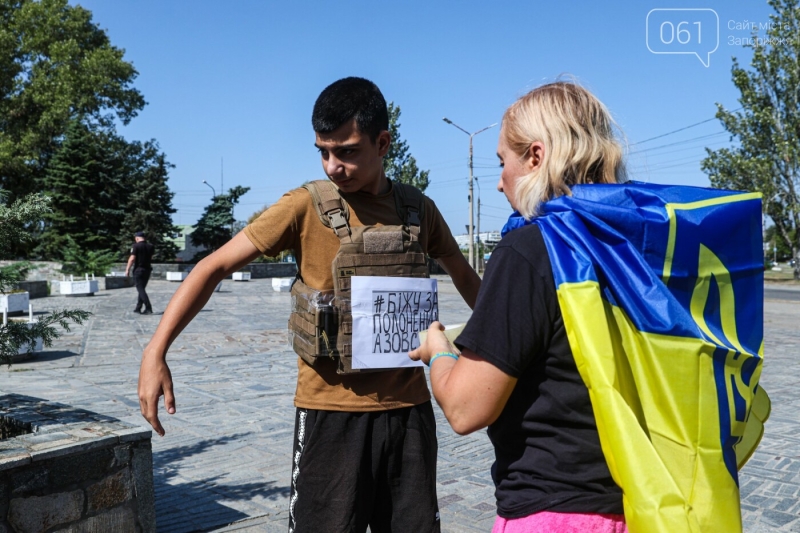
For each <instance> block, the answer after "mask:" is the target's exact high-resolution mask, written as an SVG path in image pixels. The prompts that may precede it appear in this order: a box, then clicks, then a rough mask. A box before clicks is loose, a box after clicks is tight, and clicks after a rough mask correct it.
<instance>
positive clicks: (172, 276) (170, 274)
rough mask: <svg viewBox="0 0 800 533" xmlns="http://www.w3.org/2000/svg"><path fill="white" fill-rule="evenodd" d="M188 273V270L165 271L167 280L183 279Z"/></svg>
mask: <svg viewBox="0 0 800 533" xmlns="http://www.w3.org/2000/svg"><path fill="white" fill-rule="evenodd" d="M188 275H189V273H188V272H167V281H183V280H185V279H186V277H187V276H188Z"/></svg>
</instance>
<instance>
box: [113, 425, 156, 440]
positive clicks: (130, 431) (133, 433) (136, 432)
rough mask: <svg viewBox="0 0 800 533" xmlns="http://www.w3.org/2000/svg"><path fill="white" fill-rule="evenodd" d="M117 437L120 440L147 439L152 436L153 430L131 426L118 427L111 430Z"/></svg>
mask: <svg viewBox="0 0 800 533" xmlns="http://www.w3.org/2000/svg"><path fill="white" fill-rule="evenodd" d="M112 433H113V434H114V435H117V436H118V437H119V441H120V442H135V441H137V440H149V439H151V438H152V437H153V430H151V429H147V428H143V427H133V428H126V429H118V430H115V431H113V432H112Z"/></svg>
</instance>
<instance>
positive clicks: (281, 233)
mask: <svg viewBox="0 0 800 533" xmlns="http://www.w3.org/2000/svg"><path fill="white" fill-rule="evenodd" d="M342 198H344V199H345V201H346V202H347V204H348V206H349V207H350V225H351V226H362V225H387V226H388V225H398V224H402V221H401V220H400V216H399V215H398V214H397V208H396V207H395V200H394V192H393V191H392V189H391V188H390V190H389V192H387V193H386V194H381V195H378V196H374V195H371V194H369V193H365V192H356V193H346V194H342ZM424 201H425V215H424V217H423V219H422V226H421V228H420V236H419V237H420V238H419V240H420V244H421V245H422V249H423V250H425V252H426V253H427V254H428V255H430V256H431V257H433V258H435V259H436V258H441V257H449V256H455V255H460V254H461V251H460V250H459V249H458V245H457V244H456V241H455V239H454V238H453V235H452V234H451V233H450V229H449V228H448V227H447V223H446V222H445V221H444V218H442V215H441V213H440V212H439V210H438V209H437V208H436V205H435V204H434V203H433V201H431V200H430V198H428V197H427V196H426V197H425V200H424ZM244 233H245V235H247V237H248V238H249V239H250V241H251V242H252V243H253V244H254V245H255V246H256V248H258V249H259V250H260V251H261V252H262V253H264V254H265V255H268V256H274V255H276V254H278V253H279V252H280V251H282V250H287V249H292V250H294V252H295V258H296V260H297V267H298V270H299V272H300V276H301V277H302V279H303V282H304V283H305V284H306V285H308V286H309V287H312V288H314V289H318V290H332V289H333V275H332V273H331V263H332V262H333V258H334V257H335V256H336V253H337V252H338V251H339V238H338V237H336V235H335V234H334V232H333V230H331V229H330V228H328V227H326V226H324V225H323V224H322V222H320V220H319V216H318V215H317V211H316V209H315V208H314V206H313V204H312V201H311V195H310V193H309V192H308V191H307V190H306V189H303V188H300V189H295V190H293V191H290V192H288V193H286V194H284V195H283V197H281V199H280V200H278V202H277V203H275V204H274V205H272V206H270V208H269V209H267V210H266V211H264V213H262V215H261V216H260V217H258V219H256V220H255V221H253V223H252V224H250V225H248V226H247V227H246V228H245V229H244ZM297 365H298V371H297V390H296V392H295V397H294V403H295V405H296V406H297V407H301V408H305V409H322V410H328V411H383V410H387V409H397V408H400V407H408V406H411V405H419V404H421V403H423V402H426V401H428V400H430V393H429V392H428V386H427V385H426V383H425V374H424V372H423V370H422V369H421V368H404V369H398V370H387V371H382V372H369V373H364V374H344V375H342V374H337V373H336V366H337V363H336V361H334V360H332V359H327V358H323V359H320V360H319V361H318V362H317V363H316V364H315V365H314V366H313V367H312V366H309V365H308V364H307V363H306V362H305V361H303V360H302V359H300V358H299V357H298V358H297Z"/></svg>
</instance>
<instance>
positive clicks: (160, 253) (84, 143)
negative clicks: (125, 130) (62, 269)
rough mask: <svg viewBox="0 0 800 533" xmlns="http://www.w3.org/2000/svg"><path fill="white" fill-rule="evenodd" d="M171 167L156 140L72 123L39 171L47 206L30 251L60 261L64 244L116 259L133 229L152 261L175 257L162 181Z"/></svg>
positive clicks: (128, 242) (170, 210) (169, 207)
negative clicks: (144, 240) (150, 251)
mask: <svg viewBox="0 0 800 533" xmlns="http://www.w3.org/2000/svg"><path fill="white" fill-rule="evenodd" d="M171 167H172V165H171V164H170V163H169V162H168V161H167V159H166V154H164V153H163V152H161V151H160V150H159V147H158V143H157V142H156V141H155V140H151V141H147V142H145V143H141V142H138V141H135V142H128V141H126V140H125V139H123V138H122V137H120V136H118V135H117V134H116V133H114V132H113V130H110V129H106V130H100V131H98V128H96V127H91V126H89V125H87V124H85V123H83V122H81V121H80V120H77V119H76V120H74V121H72V123H71V124H70V126H69V128H68V129H67V133H66V135H65V137H64V139H63V141H62V142H61V145H60V147H59V149H58V150H57V151H56V152H55V155H54V156H53V157H52V159H51V160H50V163H49V164H48V166H47V169H46V173H45V177H44V180H43V187H44V189H45V190H46V191H47V193H48V194H49V195H50V196H51V197H52V202H51V207H52V209H51V210H50V211H49V212H48V214H47V215H46V217H45V221H44V227H43V231H42V232H41V235H40V236H39V238H38V239H37V241H38V247H37V249H36V253H37V254H38V255H40V256H43V257H45V258H47V259H65V258H66V255H65V253H66V252H65V250H66V249H67V248H73V247H74V248H75V249H77V250H83V251H84V252H85V253H89V252H97V253H106V252H113V253H115V254H116V256H117V258H118V259H119V258H121V257H127V254H128V252H129V251H130V247H131V242H132V239H133V234H134V233H135V232H137V231H143V232H145V234H146V235H147V238H148V240H149V241H150V242H152V243H153V244H154V245H155V247H156V255H155V256H154V257H155V259H156V260H157V261H159V260H172V259H174V258H175V254H176V253H177V246H176V245H175V244H174V243H173V242H172V241H170V240H168V238H169V237H170V236H171V235H172V234H174V233H175V232H176V231H177V228H176V227H175V226H174V225H173V224H172V213H174V212H175V209H174V208H173V207H172V198H173V196H174V193H172V192H171V191H170V190H169V187H168V185H167V180H168V179H169V176H168V174H169V168H171ZM20 255H26V254H24V253H21V254H20Z"/></svg>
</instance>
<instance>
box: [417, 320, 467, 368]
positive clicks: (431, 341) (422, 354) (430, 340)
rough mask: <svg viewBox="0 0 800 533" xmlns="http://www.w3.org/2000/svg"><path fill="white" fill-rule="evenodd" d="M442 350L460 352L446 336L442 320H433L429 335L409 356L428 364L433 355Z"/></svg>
mask: <svg viewBox="0 0 800 533" xmlns="http://www.w3.org/2000/svg"><path fill="white" fill-rule="evenodd" d="M440 352H451V353H454V354H457V353H459V352H458V350H457V349H456V348H455V346H453V345H452V344H451V343H450V341H449V340H447V337H445V336H444V326H443V325H442V323H441V322H438V321H437V322H433V323H432V324H431V327H429V328H428V335H427V336H426V337H425V342H423V343H422V344H420V345H419V348H417V349H416V350H413V351H411V352H410V353H409V354H408V356H409V357H410V358H411V359H412V360H413V361H422V362H423V363H425V365H428V364H429V363H430V361H431V357H433V356H434V355H436V354H437V353H440Z"/></svg>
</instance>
